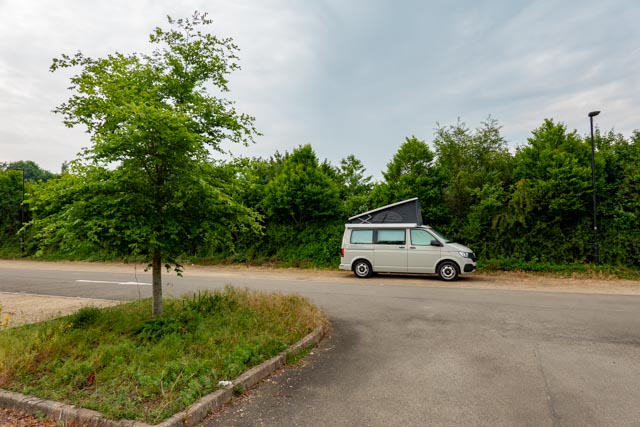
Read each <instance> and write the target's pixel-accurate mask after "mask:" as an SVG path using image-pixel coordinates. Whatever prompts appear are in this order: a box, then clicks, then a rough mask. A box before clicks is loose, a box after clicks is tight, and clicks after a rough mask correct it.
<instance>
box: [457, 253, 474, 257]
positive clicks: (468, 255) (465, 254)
mask: <svg viewBox="0 0 640 427" xmlns="http://www.w3.org/2000/svg"><path fill="white" fill-rule="evenodd" d="M458 253H459V254H460V256H461V257H462V258H471V255H473V252H458Z"/></svg>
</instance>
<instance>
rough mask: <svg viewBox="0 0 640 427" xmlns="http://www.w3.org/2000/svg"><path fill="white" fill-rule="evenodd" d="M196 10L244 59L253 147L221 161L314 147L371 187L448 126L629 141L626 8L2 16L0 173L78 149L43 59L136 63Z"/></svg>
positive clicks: (120, 8) (99, 9) (379, 0)
mask: <svg viewBox="0 0 640 427" xmlns="http://www.w3.org/2000/svg"><path fill="white" fill-rule="evenodd" d="M194 10H199V11H206V12H209V14H210V17H211V18H213V20H214V26H213V27H212V28H213V31H214V32H215V33H216V34H217V35H220V36H224V37H228V36H230V37H233V38H234V40H235V42H236V43H237V44H238V45H239V46H240V49H241V50H240V52H239V56H240V65H241V66H242V70H241V71H239V72H237V73H236V74H234V75H233V76H231V81H230V89H231V92H230V93H229V97H230V98H231V99H233V100H235V101H236V103H237V104H236V106H237V109H238V110H239V111H242V112H246V113H248V114H251V115H254V116H255V117H256V126H257V127H258V129H259V130H260V131H261V132H262V133H263V134H264V136H263V137H260V138H258V143H257V144H256V145H254V146H251V147H249V148H242V147H227V148H231V149H232V151H233V152H234V153H240V154H243V155H256V156H263V157H268V156H270V155H272V154H273V153H274V152H275V151H276V150H278V151H280V152H283V151H286V150H288V151H290V150H292V149H293V148H295V147H296V146H297V145H300V144H305V143H311V144H312V145H313V147H314V149H315V150H316V152H317V153H318V155H319V157H321V158H325V157H326V158H328V159H329V160H330V161H332V162H334V163H335V164H337V162H338V161H339V160H340V159H341V158H343V157H346V156H347V155H349V154H351V153H353V154H355V155H356V157H358V158H359V159H361V160H362V161H363V163H364V164H365V166H367V168H368V170H369V173H371V174H374V175H377V176H379V173H380V171H381V170H382V169H383V168H384V167H385V165H386V163H387V162H388V161H389V160H390V159H391V157H392V156H393V154H394V153H395V151H396V150H397V148H398V146H399V145H400V144H401V143H402V142H403V141H404V137H405V136H409V135H412V134H415V135H416V136H417V137H418V138H420V139H426V140H427V141H430V140H431V139H432V136H433V131H434V128H435V126H436V122H439V123H440V124H442V125H447V124H452V123H455V122H456V121H457V119H458V117H460V118H461V119H462V120H463V121H465V122H466V123H467V124H468V125H469V126H470V127H472V128H473V127H476V126H477V125H479V123H480V122H481V121H482V120H484V119H486V118H487V117H488V116H489V115H491V116H492V117H494V118H497V119H498V120H499V122H500V124H501V125H502V126H503V135H504V136H505V137H506V138H507V140H509V141H511V143H512V144H513V145H517V144H522V143H524V142H525V141H526V138H527V137H528V136H529V134H530V132H531V130H533V129H535V128H536V127H538V126H539V125H540V124H541V123H542V121H543V120H544V119H545V118H547V117H549V118H554V119H555V120H557V121H562V122H565V123H566V124H567V126H568V127H569V128H570V129H573V128H575V129H578V131H579V132H580V133H585V132H586V131H587V130H588V128H587V126H588V120H587V119H586V113H587V112H588V111H591V110H593V109H599V110H602V114H601V115H600V116H598V120H597V123H598V125H599V126H600V127H601V128H602V129H611V128H615V129H616V130H617V131H621V132H623V133H625V134H626V135H629V134H630V132H631V131H632V130H633V129H636V128H639V127H640V126H639V125H638V124H637V119H636V118H637V117H638V116H639V115H640V105H639V101H638V100H639V99H640V84H639V80H638V79H639V78H638V77H637V76H638V75H640V32H638V31H637V29H636V23H637V22H638V21H640V3H638V2H636V1H634V0H611V1H609V2H596V1H595V0H587V1H577V0H570V1H565V2H554V1H551V0H538V1H512V0H501V1H498V0H484V1H483V0H478V1H472V0H466V1H462V2H420V1H406V2H391V1H388V0H376V1H363V0H361V1H351V2H343V1H337V0H325V1H319V2H299V1H295V0H261V1H257V0H237V1H233V2H215V3H212V2H210V1H208V0H188V1H185V0H183V1H177V2H176V1H169V0H162V1H151V0H136V1H134V2H130V1H125V0H110V1H106V0H94V1H91V2H86V1H81V0H66V1H64V2H47V1H44V0H31V1H19V0H0V113H1V114H0V161H12V160H21V159H24V160H34V161H36V162H37V163H39V164H40V165H42V166H43V167H45V168H48V169H50V170H53V171H57V170H59V167H60V164H61V163H62V162H63V161H64V160H70V159H71V158H73V157H74V156H75V155H76V153H77V152H78V151H79V150H80V148H81V147H82V146H84V145H86V144H88V136H87V135H86V134H84V133H83V132H82V131H81V130H79V129H78V130H69V129H66V128H64V126H63V125H62V123H61V117H59V116H56V115H54V114H53V113H51V110H52V109H53V108H54V107H55V106H56V105H58V104H60V103H61V102H62V101H63V100H65V99H66V98H67V97H68V96H69V92H68V91H67V90H66V87H67V86H68V77H69V75H65V74H64V72H56V73H54V74H51V73H50V72H49V71H48V67H49V65H50V62H51V59H52V58H53V57H55V56H58V55H60V54H61V53H73V52H75V51H76V50H82V51H83V52H84V53H85V54H87V55H89V56H92V57H95V56H103V55H105V54H107V53H109V52H112V51H115V50H117V51H121V52H131V51H145V50H148V49H149V45H148V43H147V41H148V39H147V36H148V34H149V32H150V31H151V30H152V29H153V28H154V27H155V26H158V25H164V24H165V16H166V15H167V14H168V15H171V16H173V17H174V18H177V17H184V16H188V15H190V14H191V13H192V12H193V11H194Z"/></svg>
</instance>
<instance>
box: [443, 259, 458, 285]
mask: <svg viewBox="0 0 640 427" xmlns="http://www.w3.org/2000/svg"><path fill="white" fill-rule="evenodd" d="M458 274H459V273H458V266H457V265H455V264H454V263H453V262H452V261H445V262H443V263H442V264H440V265H439V266H438V276H440V278H441V279H442V280H444V281H445V282H453V281H454V280H456V279H457V278H458Z"/></svg>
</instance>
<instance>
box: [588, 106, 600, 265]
mask: <svg viewBox="0 0 640 427" xmlns="http://www.w3.org/2000/svg"><path fill="white" fill-rule="evenodd" d="M598 114H600V111H592V112H590V113H589V122H590V124H591V182H592V184H593V261H594V262H595V263H596V264H598V263H600V254H599V253H598V219H597V215H596V160H595V158H596V144H595V142H594V139H593V118H594V117H595V116H597V115H598Z"/></svg>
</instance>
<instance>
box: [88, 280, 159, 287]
mask: <svg viewBox="0 0 640 427" xmlns="http://www.w3.org/2000/svg"><path fill="white" fill-rule="evenodd" d="M76 282H81V283H106V284H111V285H133V286H138V285H139V286H151V283H143V282H110V281H108V280H82V279H78V280H76Z"/></svg>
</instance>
